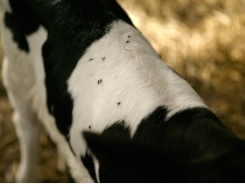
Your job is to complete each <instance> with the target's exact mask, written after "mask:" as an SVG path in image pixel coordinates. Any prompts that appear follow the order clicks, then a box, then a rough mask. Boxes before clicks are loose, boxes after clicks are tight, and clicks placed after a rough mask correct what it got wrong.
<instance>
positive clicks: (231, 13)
mask: <svg viewBox="0 0 245 184" xmlns="http://www.w3.org/2000/svg"><path fill="white" fill-rule="evenodd" d="M118 1H119V2H120V3H121V5H122V6H123V7H124V8H125V9H126V10H127V12H128V13H129V15H130V17H131V18H132V20H133V22H134V23H135V25H136V27H138V28H139V30H141V32H142V33H143V34H144V35H145V36H146V37H147V38H148V39H149V41H150V42H151V44H152V45H153V46H154V48H155V49H156V50H157V52H158V53H159V54H160V55H161V56H162V58H163V60H164V61H166V62H167V64H168V65H170V66H171V67H172V68H174V69H175V70H176V71H177V72H178V73H180V74H181V75H182V76H183V78H185V79H186V80H187V81H188V82H189V83H191V85H192V86H193V88H194V89H195V90H196V91H197V92H198V93H199V94H200V95H201V97H202V98H203V99H204V100H205V101H206V103H207V104H208V106H209V107H210V108H211V109H212V110H213V111H214V112H215V113H216V114H217V115H218V116H219V117H220V119H221V120H222V122H223V123H224V124H225V125H226V126H228V127H229V128H231V129H232V130H233V131H234V132H235V133H236V134H237V135H238V136H239V137H241V138H245V78H244V76H245V46H244V43H245V1H244V0H232V1H231V0H200V1H196V0H175V1H173V0H118ZM0 56H2V52H1V53H0ZM11 113H12V109H11V107H10V104H9V102H8V100H7V98H6V92H5V91H4V89H3V86H2V79H1V77H0V182H6V181H7V182H9V181H13V173H15V170H16V167H17V166H18V162H19V146H18V142H17V139H16V136H15V132H14V128H13V126H12V122H11V118H10V117H11ZM40 154H41V156H40V158H39V163H40V166H39V168H38V169H39V172H40V177H41V181H50V182H56V181H59V182H61V181H62V182H66V181H69V180H68V176H67V174H61V173H58V172H57V171H56V167H55V165H56V152H55V148H54V145H53V144H52V143H51V142H50V141H49V139H48V138H47V136H46V134H43V136H42V137H41V149H40Z"/></svg>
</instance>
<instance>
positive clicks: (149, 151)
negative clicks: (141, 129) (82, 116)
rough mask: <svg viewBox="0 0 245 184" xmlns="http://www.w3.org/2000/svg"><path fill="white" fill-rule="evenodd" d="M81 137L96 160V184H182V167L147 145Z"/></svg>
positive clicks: (110, 138)
mask: <svg viewBox="0 0 245 184" xmlns="http://www.w3.org/2000/svg"><path fill="white" fill-rule="evenodd" d="M84 137H85V140H86V142H87V145H88V147H89V149H90V150H91V151H92V153H93V154H94V156H95V157H96V158H97V159H98V161H99V164H100V171H99V177H100V182H178V181H183V177H182V174H181V172H180V171H181V169H182V168H180V167H179V165H178V164H176V163H175V162H173V161H172V160H171V159H169V158H167V157H166V156H164V155H163V154H162V153H161V152H160V151H158V150H156V149H154V148H152V147H150V146H148V145H144V144H142V143H139V142H135V141H132V140H131V139H122V138H117V137H114V136H113V137H111V136H107V135H98V134H94V133H88V132H85V133H84ZM176 176H178V177H176Z"/></svg>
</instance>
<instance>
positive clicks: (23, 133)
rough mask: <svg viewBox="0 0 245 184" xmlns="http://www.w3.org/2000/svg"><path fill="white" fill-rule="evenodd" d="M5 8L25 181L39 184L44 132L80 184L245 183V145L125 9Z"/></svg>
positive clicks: (17, 3)
mask: <svg viewBox="0 0 245 184" xmlns="http://www.w3.org/2000/svg"><path fill="white" fill-rule="evenodd" d="M0 5H1V12H2V15H3V16H2V17H3V18H2V27H1V34H2V44H3V49H4V53H5V58H4V63H3V77H4V85H5V87H6V89H7V91H8V97H9V99H10V101H11V103H12V106H13V108H14V118H13V119H14V124H15V126H16V131H17V135H18V137H19V140H20V145H21V163H20V167H19V170H18V173H17V176H16V181H18V182H35V181H37V174H36V171H35V165H36V157H37V152H38V149H37V145H38V139H39V131H40V125H41V124H43V125H44V127H45V128H46V130H47V131H48V133H49V135H50V137H51V138H52V140H53V141H54V142H55V143H56V145H57V148H58V150H59V152H60V153H61V155H62V157H63V158H65V160H66V162H67V164H68V166H69V168H70V171H71V174H72V176H73V178H74V179H75V181H77V182H94V181H95V182H97V181H99V182H130V181H131V182H135V181H138V182H151V181H152V182H171V181H172V182H176V181H178V182H186V181H187V182H188V181H194V182H197V181H202V182H205V181H217V182H220V181H221V182H226V181H229V182H233V181H234V182H235V181H243V182H245V179H244V176H243V175H241V173H242V172H243V171H244V164H241V163H245V162H244V156H245V155H244V154H243V155H242V153H245V151H244V149H245V148H244V147H245V144H244V142H243V141H241V140H239V139H238V138H236V137H235V136H234V135H233V134H232V133H231V132H230V131H229V130H228V129H227V128H225V127H224V126H223V125H222V124H221V123H220V121H219V120H218V119H217V118H216V117H215V115H214V114H212V112H210V111H209V110H208V108H207V107H206V105H205V104H204V103H203V101H202V100H201V99H200V97H199V96H198V95H197V93H196V92H195V91H194V90H193V89H192V88H191V87H190V85H189V84H188V83H187V82H186V81H185V80H183V79H182V78H181V77H180V76H179V75H177V74H176V73H175V72H174V71H173V70H172V69H170V68H169V67H168V66H167V65H165V64H164V63H163V62H162V61H161V59H160V58H159V57H158V54H157V53H156V52H155V51H154V50H153V48H152V47H151V45H150V44H149V43H148V41H147V40H146V39H145V38H144V37H143V36H142V34H141V33H140V32H139V31H138V30H137V29H136V28H135V27H134V26H133V24H132V22H131V21H130V19H129V18H128V16H127V15H126V13H125V12H124V11H123V10H122V9H121V7H120V6H119V5H118V4H117V3H116V1H115V0H1V1H0ZM40 122H41V123H40ZM82 132H87V133H85V134H84V136H85V138H86V139H84V137H83V135H82ZM89 132H95V133H97V134H102V135H95V134H91V133H89ZM86 141H87V142H86ZM87 145H88V146H89V148H90V149H89V148H88V146H87ZM224 160H225V162H224ZM221 166H224V167H225V168H222V169H221ZM186 170H188V172H186ZM233 170H234V172H230V171H233ZM235 171H236V172H235ZM229 175H230V176H229ZM244 175H245V173H244Z"/></svg>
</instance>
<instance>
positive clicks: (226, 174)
mask: <svg viewBox="0 0 245 184" xmlns="http://www.w3.org/2000/svg"><path fill="white" fill-rule="evenodd" d="M166 115H167V109H166V108H164V107H159V108H157V109H156V110H155V111H153V112H152V113H151V114H150V115H149V116H148V117H146V118H145V119H143V120H142V122H141V123H140V124H139V126H138V128H137V130H136V132H135V134H134V136H133V137H132V139H131V138H130V137H129V136H127V137H126V136H121V134H120V132H123V131H122V130H120V129H117V131H115V132H114V133H113V134H102V135H101V136H100V135H94V134H91V133H85V138H86V140H87V143H88V147H89V148H90V149H91V151H92V152H93V154H95V156H96V157H97V158H98V160H99V162H100V178H101V181H102V182H244V181H245V175H244V174H243V173H244V172H245V143H244V141H242V140H240V139H238V138H237V137H236V136H235V135H234V134H233V133H232V132H231V131H230V130H229V129H227V128H226V127H225V126H224V125H223V124H221V123H220V121H219V119H218V118H217V117H216V116H215V115H214V114H213V113H212V112H210V111H209V110H208V109H205V108H192V109H186V110H184V111H181V112H178V113H177V114H175V115H173V116H172V117H171V118H169V119H167V118H166ZM121 129H122V128H121Z"/></svg>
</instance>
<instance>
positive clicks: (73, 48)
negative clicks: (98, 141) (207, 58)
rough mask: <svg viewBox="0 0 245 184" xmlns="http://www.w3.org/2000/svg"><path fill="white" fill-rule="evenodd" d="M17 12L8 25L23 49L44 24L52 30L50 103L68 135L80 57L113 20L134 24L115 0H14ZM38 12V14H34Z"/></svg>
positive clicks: (46, 52)
mask: <svg viewBox="0 0 245 184" xmlns="http://www.w3.org/2000/svg"><path fill="white" fill-rule="evenodd" d="M10 4H11V8H12V9H13V13H12V14H9V13H7V14H6V15H5V24H6V25H7V26H8V27H9V28H10V29H11V31H12V32H13V34H14V38H13V39H14V41H15V42H17V44H18V46H19V47H20V49H22V50H25V51H26V52H28V51H29V47H28V44H27V41H26V35H28V34H31V33H34V32H35V31H36V30H37V29H38V27H39V26H40V25H42V26H44V27H45V28H46V29H47V31H48V39H47V41H46V42H45V44H44V45H43V48H42V54H43V58H44V68H45V73H46V78H45V83H46V89H47V106H48V109H49V111H50V112H51V106H53V107H54V108H53V109H54V112H52V113H53V114H54V117H55V118H56V123H57V127H58V129H59V130H60V132H61V133H62V134H64V135H65V136H66V137H67V135H68V131H69V127H70V126H71V123H72V109H73V101H72V99H71V96H70V94H69V93H68V91H67V80H68V78H69V77H70V75H71V73H72V71H73V69H74V68H75V66H76V64H77V62H78V60H79V58H81V56H82V55H83V54H84V53H85V51H86V49H87V48H88V47H89V46H90V45H91V44H92V43H93V42H95V41H96V40H98V39H100V38H102V37H103V36H104V35H105V34H107V32H108V31H109V30H110V28H111V23H112V22H113V21H116V20H119V19H121V20H124V21H126V22H128V23H129V24H132V23H131V21H130V19H129V18H128V16H127V15H126V13H125V12H124V11H123V10H122V9H121V7H120V6H119V5H118V4H117V3H116V1H114V0H89V1H85V0H69V1H67V0H63V1H61V2H59V3H57V4H55V5H54V4H53V2H52V0H48V1H43V0H21V1H20V0H10ZM34 12H35V13H34Z"/></svg>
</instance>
